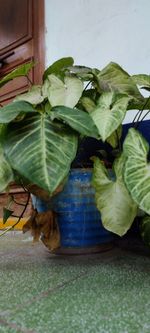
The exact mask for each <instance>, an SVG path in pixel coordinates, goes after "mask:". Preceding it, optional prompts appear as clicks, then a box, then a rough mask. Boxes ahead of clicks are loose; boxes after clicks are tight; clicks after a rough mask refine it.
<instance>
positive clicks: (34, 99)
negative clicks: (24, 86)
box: [15, 85, 44, 105]
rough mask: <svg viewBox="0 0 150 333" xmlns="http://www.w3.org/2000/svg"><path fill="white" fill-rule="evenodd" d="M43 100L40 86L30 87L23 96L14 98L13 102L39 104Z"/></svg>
mask: <svg viewBox="0 0 150 333" xmlns="http://www.w3.org/2000/svg"><path fill="white" fill-rule="evenodd" d="M43 100H44V96H42V87H41V86H39V85H38V86H32V88H31V89H30V90H29V91H28V92H27V93H25V94H21V95H18V96H17V97H16V98H15V101H26V102H29V103H31V104H35V105H37V104H40V103H42V102H43Z"/></svg>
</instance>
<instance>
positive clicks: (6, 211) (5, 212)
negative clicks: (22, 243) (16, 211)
mask: <svg viewBox="0 0 150 333" xmlns="http://www.w3.org/2000/svg"><path fill="white" fill-rule="evenodd" d="M12 213H13V210H10V209H7V208H5V207H4V208H3V223H4V224H5V223H6V222H7V220H8V219H9V217H10V216H11V215H12Z"/></svg>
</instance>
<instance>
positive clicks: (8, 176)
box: [0, 147, 13, 192]
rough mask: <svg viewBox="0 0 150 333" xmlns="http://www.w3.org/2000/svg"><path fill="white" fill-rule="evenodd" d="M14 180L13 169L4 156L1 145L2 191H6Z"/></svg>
mask: <svg viewBox="0 0 150 333" xmlns="http://www.w3.org/2000/svg"><path fill="white" fill-rule="evenodd" d="M12 181H13V172H12V169H11V167H10V165H9V163H8V162H7V161H6V159H5V157H4V154H3V149H2V147H0V192H2V191H4V190H5V189H6V188H7V186H8V185H9V183H10V182H12Z"/></svg>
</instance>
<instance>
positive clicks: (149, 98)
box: [134, 96, 150, 128]
mask: <svg viewBox="0 0 150 333" xmlns="http://www.w3.org/2000/svg"><path fill="white" fill-rule="evenodd" d="M149 100H150V96H149V97H148V98H147V100H146V102H145V103H144V105H143V107H142V109H141V110H139V111H138V114H139V116H138V118H137V121H136V122H135V126H134V128H138V123H139V121H142V119H143V118H142V119H141V120H140V117H141V115H142V112H143V111H144V108H145V107H146V105H147V104H148V102H149ZM144 118H145V116H144Z"/></svg>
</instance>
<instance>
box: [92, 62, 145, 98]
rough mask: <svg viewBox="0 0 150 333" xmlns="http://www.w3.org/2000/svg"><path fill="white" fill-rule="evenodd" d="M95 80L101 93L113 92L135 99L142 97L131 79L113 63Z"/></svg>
mask: <svg viewBox="0 0 150 333" xmlns="http://www.w3.org/2000/svg"><path fill="white" fill-rule="evenodd" d="M97 78H98V84H99V88H100V90H101V91H102V92H104V91H115V92H118V93H125V94H127V95H128V96H130V97H131V96H132V97H133V98H135V99H141V98H142V95H141V93H140V91H139V90H138V88H137V86H136V84H135V82H134V80H133V79H132V77H131V76H130V75H129V74H128V73H127V72H126V71H124V69H123V68H121V67H120V66H119V65H118V64H116V63H114V62H110V63H109V64H108V65H107V66H106V67H105V68H104V69H103V70H102V71H101V72H100V73H99V74H98V75H97Z"/></svg>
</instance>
